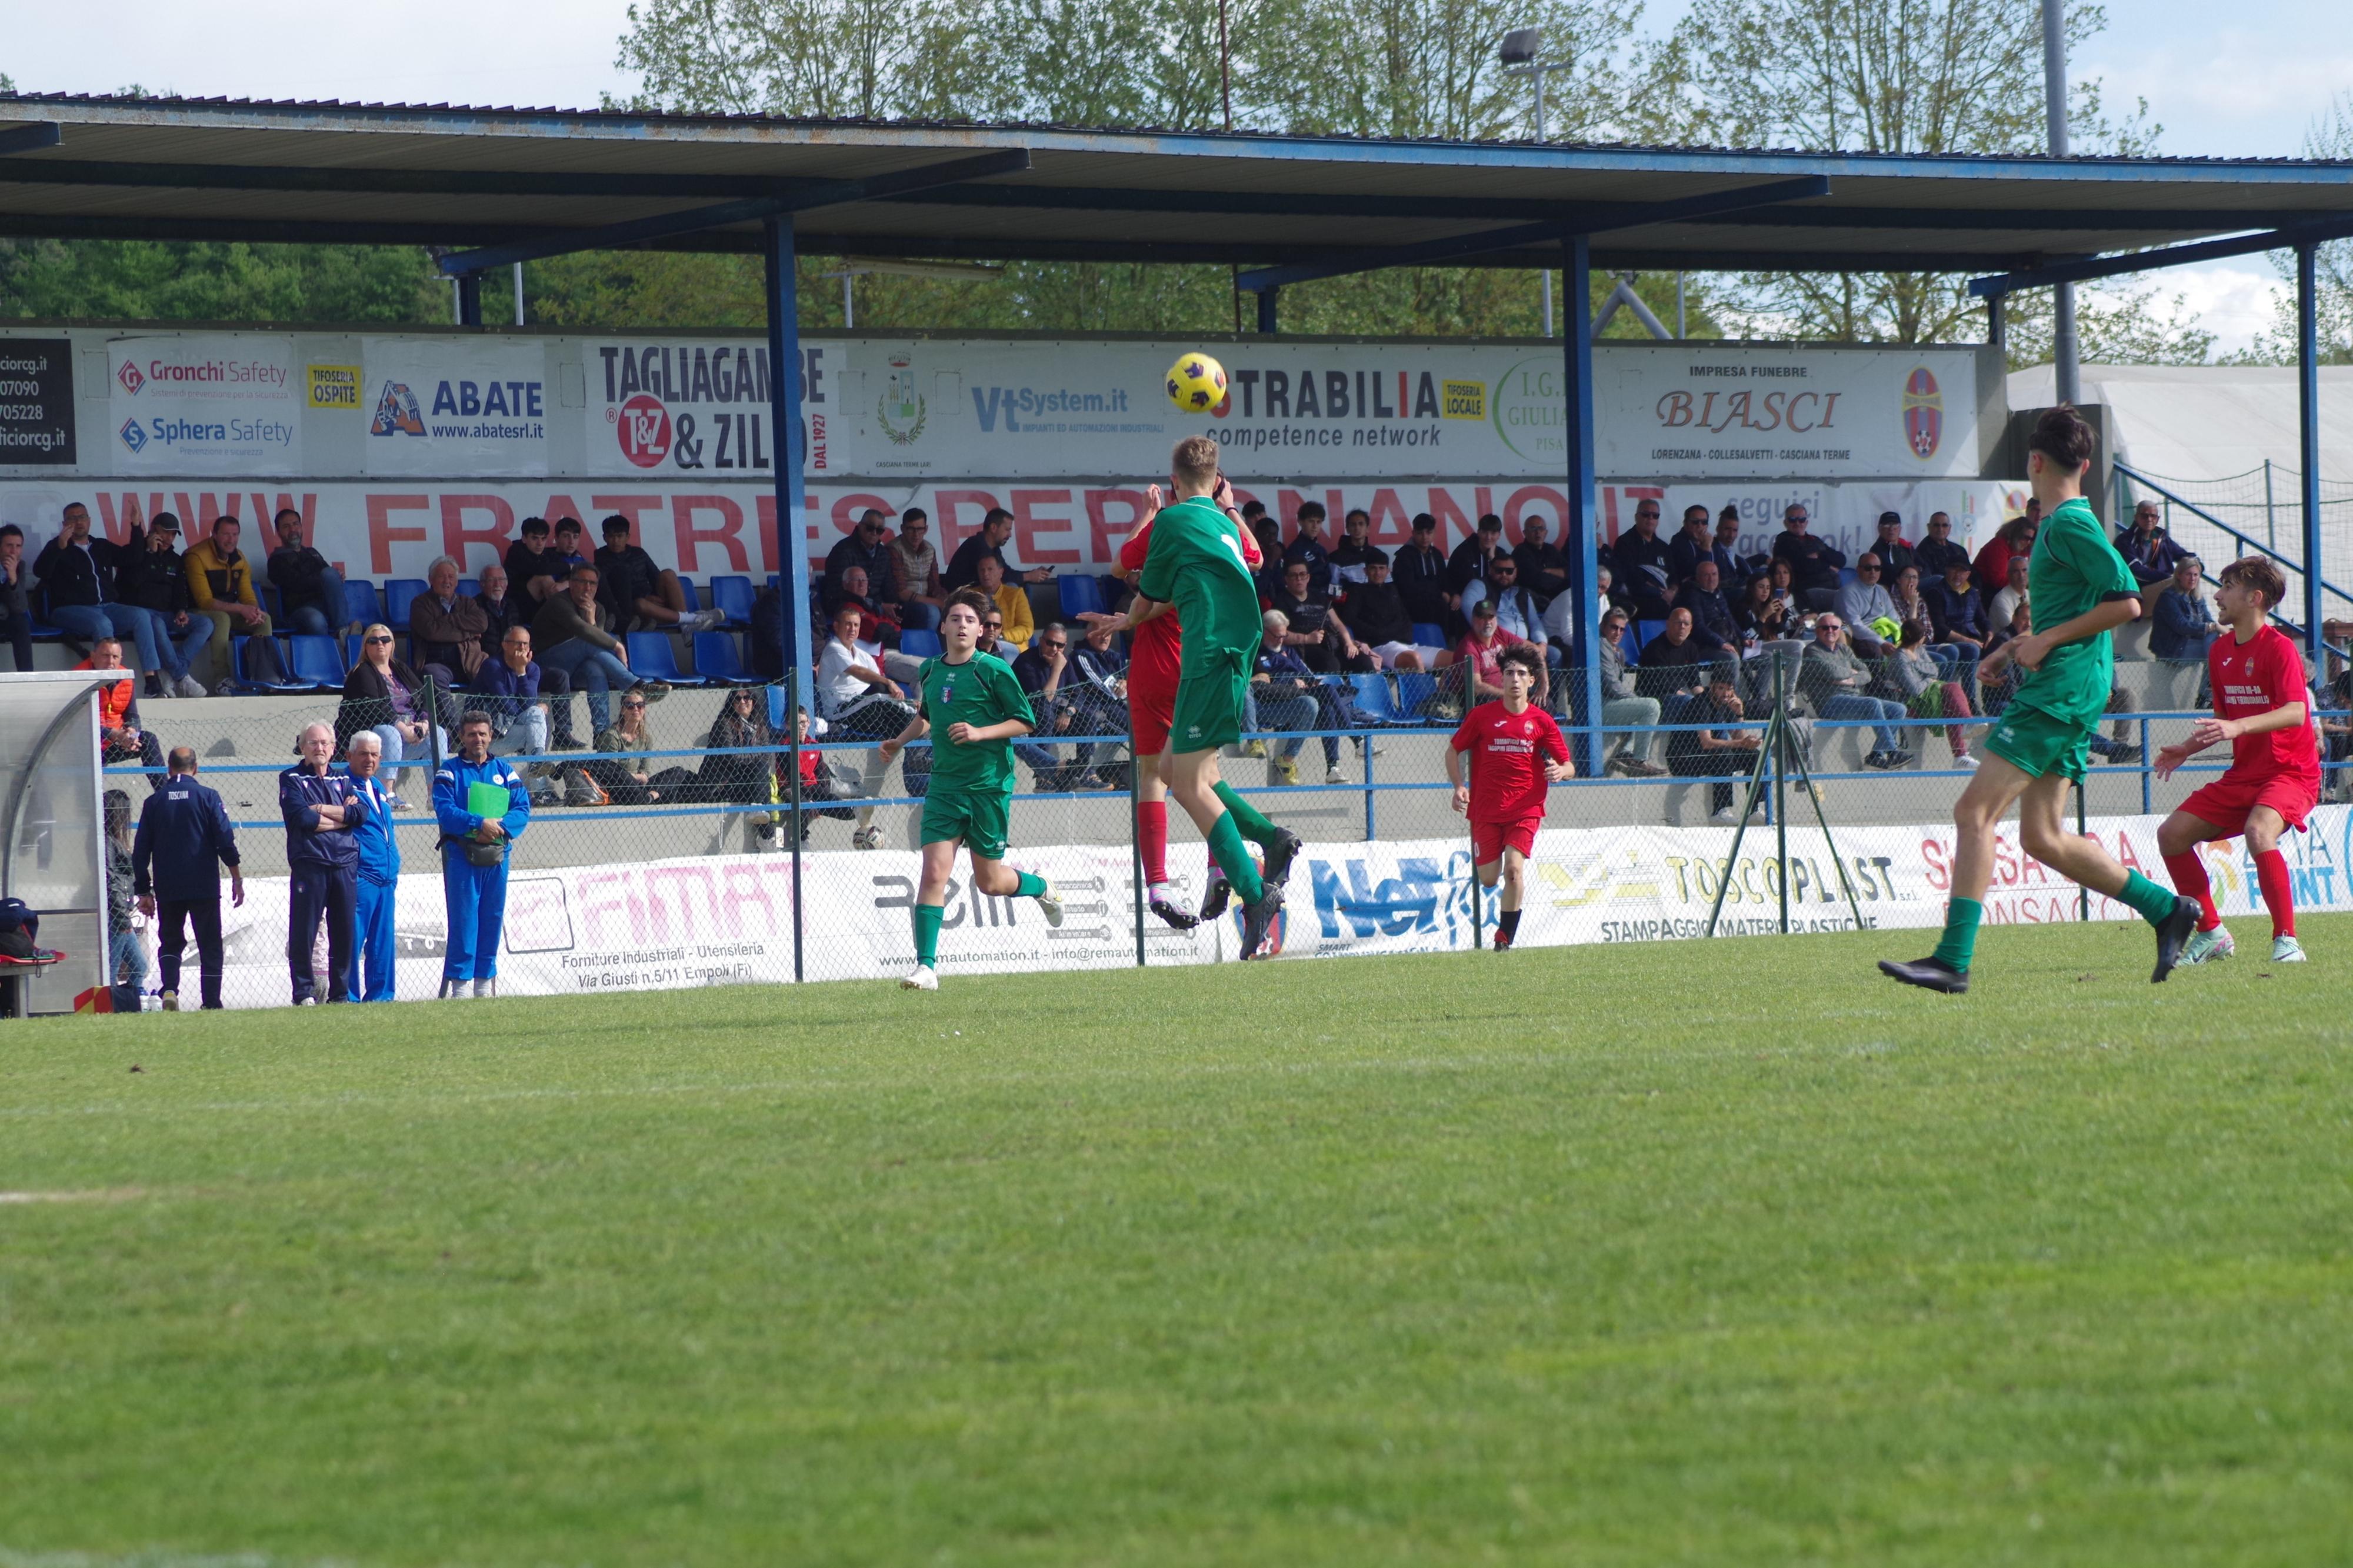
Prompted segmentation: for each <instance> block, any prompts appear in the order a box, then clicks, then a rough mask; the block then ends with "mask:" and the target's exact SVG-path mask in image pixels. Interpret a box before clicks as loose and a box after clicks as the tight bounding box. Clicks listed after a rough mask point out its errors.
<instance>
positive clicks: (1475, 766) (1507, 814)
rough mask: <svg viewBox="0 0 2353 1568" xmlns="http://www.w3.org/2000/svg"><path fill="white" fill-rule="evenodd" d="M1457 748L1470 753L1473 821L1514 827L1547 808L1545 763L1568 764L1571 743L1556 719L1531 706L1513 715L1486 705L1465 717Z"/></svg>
mask: <svg viewBox="0 0 2353 1568" xmlns="http://www.w3.org/2000/svg"><path fill="white" fill-rule="evenodd" d="M1452 744H1453V747H1454V749H1455V750H1456V751H1458V752H1470V753H1471V820H1472V821H1473V822H1516V821H1518V820H1519V819H1520V818H1522V817H1525V816H1543V815H1544V808H1545V774H1544V759H1545V758H1546V757H1550V758H1551V759H1552V760H1553V761H1554V762H1556V763H1565V762H1567V761H1568V742H1567V741H1564V740H1562V739H1561V735H1560V726H1559V725H1557V724H1556V723H1554V722H1553V721H1552V715H1551V714H1549V713H1547V712H1546V711H1545V710H1543V709H1541V708H1538V707H1536V706H1535V704H1534V703H1530V704H1529V705H1528V707H1527V709H1526V710H1525V711H1524V712H1519V713H1514V712H1513V711H1511V710H1509V709H1507V708H1505V707H1504V705H1503V704H1502V703H1501V702H1482V703H1481V704H1479V706H1478V707H1476V708H1473V709H1472V710H1471V711H1470V712H1468V713H1466V714H1464V715H1463V716H1462V723H1461V727H1460V728H1458V729H1457V730H1456V731H1454V740H1453V742H1452Z"/></svg>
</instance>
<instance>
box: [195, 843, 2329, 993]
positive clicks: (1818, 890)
mask: <svg viewBox="0 0 2353 1568" xmlns="http://www.w3.org/2000/svg"><path fill="white" fill-rule="evenodd" d="M2162 820H2163V819H2162V818H2161V817H2158V816H2123V817H2096V818H2094V819H2093V820H2092V822H2091V823H2090V825H2089V826H2090V831H2091V833H2092V834H2093V836H2094V837H2096V838H2097V839H2098V840H2099V842H2100V843H2101V845H2102V847H2105V848H2106V849H2107V850H2108V851H2109V852H2110V853H2111V854H2114V855H2115V856H2116V857H2117V858H2119V859H2120V860H2122V861H2123V862H2124V863H2125V864H2126V865H2127V866H2130V867H2135V868H2140V869H2142V870H2144V871H2147V872H2148V873H2150V874H2152V875H2154V876H2157V877H2158V878H2160V879H2162V877H2163V875H2164V873H2163V867H2162V862H2161V860H2160V859H2159V858H2158V853H2157V829H2158V824H2159V822H2160V821H2162ZM1020 825H1021V824H1020V814H1019V810H1018V807H1017V809H1016V814H1015V818H1014V830H1015V834H1016V838H1017V847H1016V848H1015V850H1014V851H1013V853H1012V854H1011V855H1010V856H1009V857H1008V859H1009V860H1010V862H1011V863H1012V864H1014V865H1016V866H1018V867H1019V868H1022V869H1025V870H1032V871H1036V872H1039V873H1040V874H1041V875H1044V876H1046V877H1049V878H1050V879H1052V880H1053V881H1054V882H1055V884H1056V885H1057V886H1058V887H1059V888H1060V889H1061V891H1062V894H1063V898H1064V901H1065V906H1064V907H1065V911H1066V914H1065V919H1064V921H1063V923H1062V925H1061V926H1060V928H1059V929H1057V928H1053V927H1050V926H1048V925H1047V924H1046V922H1045V921H1044V920H1043V918H1042V917H1041V916H1040V915H1039V911H1038V908H1037V906H1036V904H1034V903H1032V902H1030V901H1029V900H1020V899H995V898H989V897H987V896H985V895H982V894H979V893H977V892H976V891H974V890H973V889H971V888H970V887H969V886H968V885H966V884H965V882H964V881H963V880H962V879H961V878H959V879H957V881H956V882H955V883H954V884H952V886H951V888H950V889H949V894H948V900H947V907H946V916H945V918H944V921H942V935H941V942H940V955H939V956H940V969H941V972H942V973H943V974H944V975H946V976H950V977H953V976H954V975H955V974H958V973H984V972H992V971H994V972H1007V971H1010V972H1045V971H1065V970H1071V969H1103V968H1115V967H1124V966H1126V965H1130V964H1133V963H1134V961H1135V927H1134V884H1133V881H1132V880H1131V878H1132V867H1133V862H1132V858H1131V857H1130V854H1129V851H1128V850H1127V849H1126V848H1125V847H1124V846H1110V847H1085V846H1063V847H1057V846H1045V847H1036V848H1025V847H1018V834H1019V831H1020ZM1731 846H1732V830H1731V829H1729V828H1718V827H1703V828H1671V827H1651V828H1644V827H1633V828H1608V829H1569V828H1556V829H1551V830H1548V831H1546V832H1545V833H1544V834H1542V835H1540V836H1539V837H1538V838H1537V841H1536V854H1535V860H1534V862H1533V863H1532V866H1531V876H1530V882H1529V898H1528V902H1527V907H1526V912H1525V916H1524V919H1523V923H1522V924H1521V927H1520V932H1519V939H1518V940H1519V943H1520V945H1522V946H1524V947H1528V946H1539V947H1540V946H1556V945H1564V944H1569V943H1582V942H1657V941H1668V940H1674V939H1678V938H1686V937H1696V936H1699V935H1701V934H1702V933H1703V932H1704V931H1705V929H1706V924H1707V916H1708V908H1709V904H1710V902H1711V901H1712V900H1714V898H1715V893H1716V890H1717V888H1718V886H1719V884H1720V883H1725V884H1728V887H1727V889H1726V891H1725V905H1724V919H1723V922H1722V924H1721V926H1720V927H1719V930H1720V931H1721V932H1723V933H1724V934H1729V935H1746V934H1763V933H1766V932H1769V931H1775V930H1778V925H1779V908H1780V868H1779V865H1778V862H1777V861H1776V860H1775V859H1774V858H1773V853H1772V839H1771V836H1770V834H1769V832H1752V833H1751V834H1750V835H1749V836H1748V838H1747V840H1746V843H1745V844H1744V845H1743V846H1742V847H1741V852H1740V855H1739V856H1738V858H1732V857H1731ZM1836 846H1837V853H1836V858H1833V856H1832V853H1831V846H1830V844H1829V843H1828V842H1826V841H1825V840H1824V838H1823V837H1822V835H1821V832H1820V829H1819V828H1815V827H1811V826H1808V827H1803V828H1799V827H1794V826H1793V827H1792V828H1791V829H1790V832H1789V869H1788V895H1789V921H1790V929H1791V930H1792V931H1840V930H1851V929H1852V928H1853V926H1854V923H1855V922H1854V915H1853V913H1852V910H1851V909H1850V907H1849V906H1848V904H1847V902H1846V896H1845V893H1844V891H1843V890H1842V884H1841V877H1840V868H1841V865H1842V866H1843V868H1844V871H1845V877H1846V880H1847V882H1848V883H1850V884H1851V885H1852V889H1853V891H1854V896H1855V899H1856V900H1857V901H1858V902H1859V903H1860V906H1861V909H1862V921H1863V923H1864V924H1865V925H1867V926H1870V927H1873V928H1887V929H1890V930H1894V929H1898V928H1902V929H1919V928H1924V927H1934V926H1936V925H1937V924H1939V923H1940V922H1941V921H1942V920H1943V918H1944V906H1945V900H1946V897H1947V889H1948V888H1949V886H1950V874H1951V866H1952V860H1953V843H1952V830H1951V828H1950V827H1949V826H1941V825H1940V826H1924V827H1854V828H1845V829H1841V830H1840V831H1839V832H1838V833H1837V835H1836ZM2284 850H2285V852H2286V854H2287V856H2288V860H2289V866H2290V869H2291V872H2292V874H2293V877H2294V880H2295V900H2296V904H2297V906H2298V907H2299V908H2302V909H2306V910H2353V881H2348V878H2347V876H2346V868H2348V865H2353V809H2348V807H2345V806H2341V805H2327V806H2323V807H2321V808H2320V809H2319V810H2318V811H2316V813H2314V816H2313V819H2312V824H2311V831H2310V832H2308V833H2302V834H2295V835H2291V836H2290V837H2289V840H2288V842H2287V843H2286V844H2285V845H2284ZM2203 854H2204V856H2205V858H2206V862H2207V868H2208V872H2209V874H2210V876H2211V879H2212V881H2213V886H2214V890H2215V899H2216V902H2217V903H2218V905H2219V906H2220V907H2221V910H2222V911H2223V913H2224V914H2225V916H2226V917H2228V916H2250V915H2253V914H2255V913H2256V912H2258V911H2259V910H2260V908H2261V900H2260V896H2259V895H2258V894H2257V892H2256V890H2255V885H2254V882H2255V879H2254V873H2253V866H2252V865H2251V864H2250V863H2249V862H2248V861H2247V859H2246V858H2245V854H2244V851H2243V848H2242V847H2238V846H2232V845H2208V846H2206V847H2204V850H2203ZM802 867H803V870H804V875H805V878H806V881H805V884H804V889H803V897H804V902H805V910H804V921H805V930H806V932H807V935H806V937H805V939H804V963H805V965H806V973H807V976H808V978H810V979H812V980H871V981H872V982H874V983H877V984H881V983H884V982H887V981H892V980H895V979H896V978H897V977H898V976H899V975H900V974H902V973H905V971H906V969H907V967H908V966H909V964H910V963H912V961H913V937H912V934H911V929H910V915H909V910H910V907H911V905H912V902H913V898H914V890H915V886H916V878H917V876H918V874H919V871H920V866H919V862H918V858H917V857H916V856H914V855H913V854H911V853H905V852H895V851H887V850H886V851H877V852H873V853H870V854H859V853H855V852H849V851H826V852H818V853H811V854H808V855H807V856H805V857H804V858H803V859H802ZM1203 868H1204V860H1203V855H1202V850H1201V848H1200V847H1199V846H1198V845H1194V846H1189V847H1186V846H1176V847H1172V848H1171V870H1172V871H1173V872H1174V873H1176V876H1177V877H1178V879H1179V880H1180V881H1181V882H1182V883H1183V884H1184V885H1185V886H1186V887H1187V889H1188V890H1189V889H1198V887H1199V886H1200V877H1201V873H1202V870H1203ZM1470 878H1471V859H1470V849H1469V845H1468V844H1467V843H1466V842H1465V841H1463V840H1461V839H1430V840H1424V841H1418V842H1411V843H1370V844H1311V845H1309V846H1308V847H1307V848H1306V850H1305V852H1304V853H1303V854H1302V855H1301V856H1300V858H1299V859H1298V861H1297V862H1296V863H1295V865H1294V866H1293V870H1292V874H1291V881H1290V887H1289V903H1288V907H1287V909H1286V911H1285V914H1284V917H1283V920H1282V924H1281V927H1280V931H1279V934H1280V939H1281V943H1282V956H1283V957H1285V958H1303V957H1345V956H1371V955H1376V954H1380V953H1396V952H1450V951H1460V950H1463V949H1467V948H1468V947H1470V946H1471V945H1472V941H1473V932H1472V888H1471V880H1470ZM247 887H248V897H247V900H246V903H245V906H244V907H243V908H242V909H239V910H227V911H225V914H226V915H227V927H228V931H229V954H228V957H229V964H228V977H227V978H228V984H227V999H228V1002H229V1005H232V1006H254V1005H283V1004H284V1003H286V1002H287V1000H288V999H289V992H288V986H287V981H286V966H285V944H286V934H287V926H286V884H285V882H284V880H283V879H256V880H254V881H252V882H249V883H248V884H247ZM2078 911H2079V900H2078V894H2077V889H2075V888H2074V887H2073V884H2071V883H2069V882H2067V881H2066V880H2065V879H2063V878H2061V877H2059V876H2058V875H2057V874H2056V873H2054V872H2052V871H2050V870H2049V869H2047V868H2044V867H2043V866H2042V865H2041V864H2040V863H2038V862H2036V861H2034V860H2033V859H2031V858H2029V857H2028V856H2027V855H2025V854H2024V853H2023V852H2022V851H2021V849H2019V847H2018V846H2017V842H2016V840H2015V839H2014V838H2010V837H2005V838H2004V839H2002V840H2001V842H2000V845H1999V847H1998V848H1997V852H1996V855H1995V861H1994V878H1993V885H1992V887H1991V888H1990V889H1989V892H1988V895H1987V898H1986V919H1987V921H1989V923H1991V924H1995V925H2047V924H2063V923H2066V922H2069V921H2075V920H2078V919H2079V918H2080V915H2079V912H2078ZM2091 916H2092V918H2093V919H2094V920H2100V921H2120V920H2135V919H2137V918H2138V917H2137V916H2136V915H2134V914H2133V913H2132V911H2131V910H2126V908H2124V907H2123V906H2122V905H2120V904H2116V903H2112V902H2110V901H2109V900H2105V899H2100V898H2094V899H2093V900H2091ZM791 921H792V861H791V859H790V858H789V857H787V856H785V855H781V854H770V855H757V856H753V855H737V856H711V857H700V858H685V859H674V860H657V861H650V862H642V863H634V864H626V865H610V866H592V867H577V868H568V869H561V870H547V871H529V870H524V871H518V872H516V873H515V874H514V877H513V879H512V884H511V887H510V891H509V895H508V903H507V924H506V941H505V944H504V948H503V951H502V952H501V955H500V960H499V981H500V989H501V992H502V993H504V994H510V995H556V994H594V993H598V992H607V991H632V990H661V989H675V988H683V987H687V986H693V985H727V984H777V983H783V982H788V981H790V980H791V978H792V974H793V960H792V925H791ZM1486 923H1487V926H1488V928H1489V929H1492V923H1493V911H1492V907H1490V910H1489V912H1488V914H1487V917H1486ZM396 927H397V930H398V935H399V948H400V957H399V965H400V968H399V973H398V984H399V994H400V995H401V996H402V997H403V998H404V999H411V998H423V997H428V996H431V995H432V994H434V991H435V989H436V987H437V985H438V981H439V978H440V968H441V953H442V951H443V942H442V933H443V930H444V926H443V921H442V910H441V884H440V879H439V877H438V874H435V873H434V872H433V871H432V870H430V869H429V868H428V869H427V870H425V871H424V872H422V873H419V872H417V871H411V872H410V873H409V874H407V875H406V876H404V877H403V878H402V879H401V882H400V888H399V898H398V906H397V912H396ZM1238 937H1239V930H1238V926H1237V924H1236V923H1235V922H1234V921H1232V920H1230V919H1229V921H1226V922H1223V923H1221V924H1219V925H1217V926H1213V927H1208V928H1205V929H1203V930H1202V931H1198V932H1195V933H1193V934H1192V935H1190V936H1189V937H1188V936H1184V935H1179V934H1177V933H1176V932H1173V931H1167V930H1166V929H1164V928H1162V927H1160V926H1159V924H1158V923H1157V922H1156V921H1150V922H1148V924H1147V929H1146V933H1145V940H1146V946H1147V956H1148V959H1149V961H1150V962H1151V963H1155V964H1167V963H1219V962H1225V961H1229V960H1232V959H1233V958H1235V957H1236V955H1237V941H1238ZM1892 951H1894V952H1895V953H1896V955H1898V956H1911V955H1912V953H1911V950H1910V948H1908V947H1898V948H1896V949H1894V950H1892Z"/></svg>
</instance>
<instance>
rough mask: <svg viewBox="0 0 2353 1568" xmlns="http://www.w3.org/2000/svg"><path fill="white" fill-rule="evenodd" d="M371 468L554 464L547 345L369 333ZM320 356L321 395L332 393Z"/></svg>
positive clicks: (516, 472)
mask: <svg viewBox="0 0 2353 1568" xmlns="http://www.w3.org/2000/svg"><path fill="white" fill-rule="evenodd" d="M361 358H362V361H363V363H364V367H365V378H364V382H363V385H364V388H365V399H366V403H367V407H368V423H367V471H368V472H369V473H371V474H396V475H410V474H414V475H422V476H429V477H432V478H436V479H447V478H451V477H456V476H473V475H493V474H494V475H501V476H507V477H524V478H527V477H530V476H533V475H538V474H544V473H545V472H547V350H546V346H545V345H544V344H543V343H542V342H539V341H538V340H536V339H530V338H370V339H368V340H367V341H366V342H365V343H364V344H363V345H362V347H361ZM333 368H335V367H332V366H312V367H311V370H312V373H313V380H312V383H311V385H312V396H313V398H314V400H315V398H316V397H317V396H318V395H320V393H321V392H322V390H323V391H326V392H328V393H329V394H330V395H332V389H333V385H334V384H333V383H332V382H329V383H328V384H326V386H325V387H323V388H322V386H321V384H320V383H319V382H318V380H317V379H316V373H317V372H319V371H321V370H332V369H333Z"/></svg>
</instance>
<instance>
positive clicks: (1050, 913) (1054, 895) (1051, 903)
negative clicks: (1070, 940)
mask: <svg viewBox="0 0 2353 1568" xmlns="http://www.w3.org/2000/svg"><path fill="white" fill-rule="evenodd" d="M1038 907H1039V909H1040V910H1044V911H1045V914H1046V923H1047V924H1048V925H1050V926H1052V927H1053V928H1054V929H1056V930H1057V931H1059V930H1060V929H1061V925H1062V895H1061V894H1060V893H1058V892H1056V891H1054V884H1053V883H1051V882H1049V883H1047V884H1046V890H1045V891H1044V892H1042V893H1039V895H1038Z"/></svg>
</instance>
